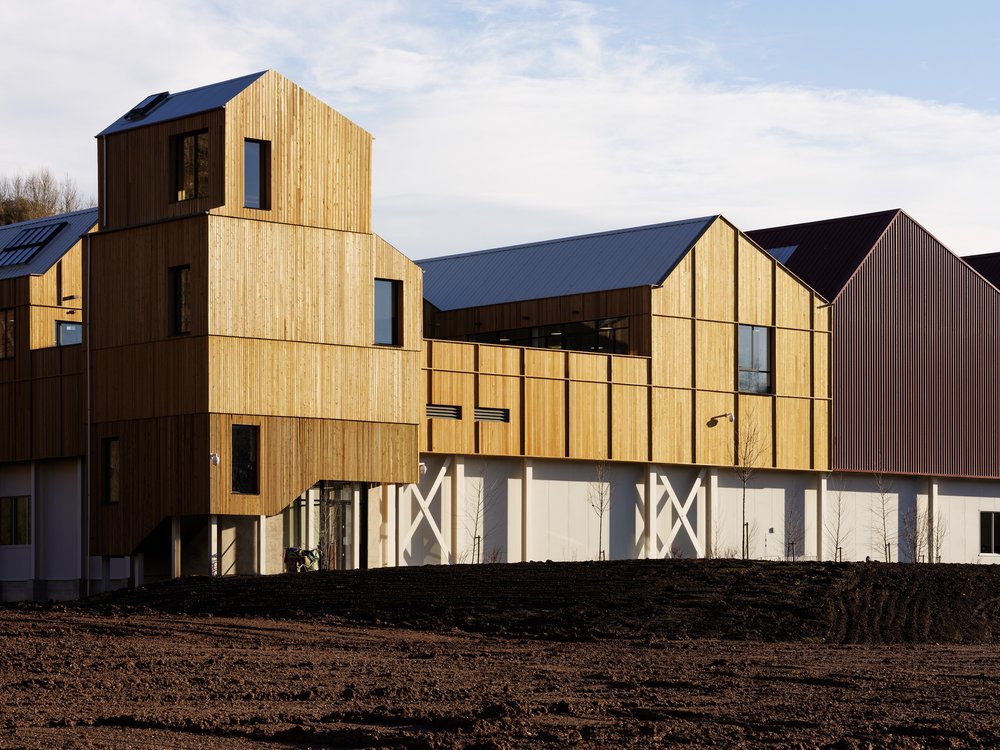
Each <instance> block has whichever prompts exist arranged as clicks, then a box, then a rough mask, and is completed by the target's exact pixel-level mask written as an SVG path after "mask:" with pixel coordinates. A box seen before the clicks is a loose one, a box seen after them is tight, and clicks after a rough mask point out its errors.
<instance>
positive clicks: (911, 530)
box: [900, 507, 928, 562]
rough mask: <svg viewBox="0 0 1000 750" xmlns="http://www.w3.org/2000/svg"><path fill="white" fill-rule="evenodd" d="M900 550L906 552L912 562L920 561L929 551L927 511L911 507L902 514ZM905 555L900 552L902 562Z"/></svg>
mask: <svg viewBox="0 0 1000 750" xmlns="http://www.w3.org/2000/svg"><path fill="white" fill-rule="evenodd" d="M900 526H901V529H900V533H901V535H902V538H901V539H900V552H901V553H902V552H904V551H905V552H906V555H907V557H908V558H909V560H910V562H920V561H921V560H922V559H923V557H924V555H925V554H926V553H927V540H928V536H927V511H923V510H917V508H915V507H914V508H911V509H910V510H907V511H906V512H905V513H901V514H900ZM902 559H903V556H902V554H900V562H902Z"/></svg>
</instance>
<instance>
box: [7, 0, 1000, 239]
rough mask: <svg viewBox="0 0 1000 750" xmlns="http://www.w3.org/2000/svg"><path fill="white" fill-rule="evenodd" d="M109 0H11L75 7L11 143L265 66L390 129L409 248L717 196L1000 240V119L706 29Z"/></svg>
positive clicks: (55, 34) (564, 15) (383, 203)
mask: <svg viewBox="0 0 1000 750" xmlns="http://www.w3.org/2000/svg"><path fill="white" fill-rule="evenodd" d="M57 7H58V12H56V8H57ZM98 7H99V8H100V9H101V12H100V13H99V14H97V16H96V17H95V13H94V9H93V8H85V7H83V6H80V7H79V8H77V6H76V4H67V5H62V4H58V5H56V4H51V3H50V2H49V0H40V2H34V3H31V4H16V5H14V6H12V7H11V8H8V9H7V10H8V12H7V15H8V17H10V16H13V19H11V18H8V22H12V23H14V24H31V23H34V24H36V25H37V22H38V19H39V18H40V17H41V15H42V14H47V13H53V14H54V15H56V16H59V17H60V21H59V23H58V24H56V27H55V28H54V29H53V28H50V29H49V35H48V37H47V40H48V41H45V42H44V45H45V46H51V49H44V50H41V51H40V52H41V53H42V54H36V55H35V57H36V58H37V59H38V60H40V61H42V62H39V63H38V64H37V66H38V68H40V69H36V68H31V69H28V70H26V71H25V75H24V76H22V77H19V78H18V80H14V79H13V77H12V79H11V81H10V82H9V85H8V89H9V91H8V93H7V96H8V97H9V99H8V101H10V102H11V103H12V104H13V105H14V106H12V107H10V108H8V107H7V106H5V107H4V109H5V110H6V111H7V116H6V117H5V118H4V130H5V131H6V132H5V138H3V139H0V143H2V144H3V145H0V162H2V163H3V164H4V165H11V166H13V167H21V168H32V167H33V166H35V165H42V164H44V165H47V166H49V167H51V168H52V169H53V170H55V171H56V172H60V173H61V172H62V171H70V172H71V173H73V174H75V175H76V176H77V178H78V179H79V180H80V182H81V184H84V185H87V184H91V183H92V182H93V179H94V177H93V171H94V170H93V154H94V147H93V143H92V142H88V141H89V139H90V136H92V135H93V134H94V133H96V132H97V131H98V130H100V129H101V128H102V127H103V126H104V125H106V124H107V123H108V122H110V121H111V120H113V119H114V118H115V117H116V116H118V114H120V112H121V111H122V110H123V109H124V108H127V107H128V106H131V104H133V103H134V102H133V101H132V100H133V99H134V100H136V101H137V100H138V99H139V98H141V96H142V95H144V94H145V93H149V92H151V91H154V90H160V89H163V88H171V89H174V90H178V89H182V88H186V87H189V86H194V85H200V84H204V83H208V82H211V81H214V80H221V79H223V78H227V77H231V76H234V75H239V74H241V73H245V72H249V71H251V70H258V69H262V68H267V67H273V68H276V69H278V70H279V71H281V72H283V73H285V74H286V75H288V76H289V77H291V78H293V79H294V80H296V81H298V82H299V83H301V84H302V85H304V86H306V87H307V88H309V89H310V90H312V91H313V92H314V93H316V94H317V95H319V96H320V97H321V98H323V99H325V100H326V101H327V102H329V103H330V104H331V105H332V106H334V107H335V108H337V109H339V110H340V111H341V112H343V113H344V114H346V115H347V116H348V117H351V118H352V119H355V120H356V121H357V122H359V124H361V125H362V126H364V127H365V128H367V129H368V130H370V131H371V132H372V133H373V134H374V135H375V136H376V143H375V160H376V161H375V166H376V171H375V177H374V190H375V208H374V210H375V228H376V231H378V232H379V233H380V234H383V235H384V236H385V237H386V238H387V239H389V240H390V241H391V242H393V243H394V244H396V245H397V246H399V247H400V249H401V250H403V251H404V252H406V253H408V254H410V255H411V256H413V257H424V256H426V255H430V254H436V253H442V252H454V251H462V250H470V249H478V248H483V247H489V246H495V245H500V244H507V243H512V242H520V241H528V240H533V239H542V238H547V237H553V236H559V235H562V234H571V233H579V232H585V231H591V230H600V229H609V228H614V227H619V226H628V225H631V224H639V223H650V222H656V221H664V220H670V219H678V218H684V217H687V216H695V215H704V214H709V213H717V212H721V213H724V214H726V215H727V216H729V217H730V218H731V219H732V220H734V221H735V222H736V223H737V224H738V225H740V226H743V227H746V228H755V227H759V226H767V225H771V224H779V223H781V224H783V223H789V222H793V221H799V220H809V219H816V218H824V217H828V216H835V215H840V214H847V213H857V212H864V211H873V210H880V209H884V208H890V207H896V206H901V207H903V208H906V209H907V210H908V211H909V212H910V213H912V214H913V215H914V216H916V217H917V218H918V220H920V221H921V222H922V223H924V224H925V225H926V226H927V227H928V228H929V229H930V230H931V231H933V232H935V233H936V234H937V235H938V236H939V237H940V239H942V240H943V241H944V242H945V243H946V244H948V245H949V246H951V247H952V248H953V249H955V250H956V251H960V252H968V251H978V250H991V249H1000V219H996V218H994V213H995V212H994V206H993V205H992V203H993V201H992V200H991V192H995V190H994V189H993V185H992V181H993V175H995V174H997V173H998V172H1000V153H998V149H997V148H996V146H995V144H996V143H998V142H1000V138H998V136H1000V118H998V117H996V116H992V115H988V114H984V113H979V112H976V111H973V110H970V109H967V108H962V107H958V106H940V105H936V104H933V103H929V102H921V101H917V100H914V99H906V98H902V97H896V96H891V95H888V94H885V93H880V92H875V91H831V90H819V89H808V88H802V87H790V86H776V85H766V84H763V83H760V82H746V81H743V80H740V79H739V78H738V77H736V76H730V77H727V78H725V79H721V78H719V77H718V71H719V70H721V69H724V68H725V60H724V51H723V50H722V49H721V48H720V46H719V45H718V44H716V40H713V39H712V38H711V37H710V36H702V37H701V38H697V39H694V38H692V39H688V40H681V42H678V40H677V39H674V40H672V41H671V43H670V45H669V46H666V45H665V46H652V45H649V44H637V43H634V41H633V39H634V37H632V36H631V35H630V33H629V30H628V28H627V26H626V25H625V24H624V23H623V19H622V14H621V13H615V12H613V11H612V10H609V9H607V8H605V7H603V6H599V5H595V4H593V3H584V2H569V1H566V2H530V1H528V0H524V1H522V2H517V1H514V0H511V1H509V2H503V3H495V2H490V3H486V2H478V1H473V0H469V1H468V2H452V3H437V2H429V1H428V2H415V3H411V2H406V3H404V2H391V1H389V0H383V1H377V0H376V1H372V2H366V3H363V4H359V3H353V2H330V3H313V2H305V1H304V0H301V1H299V0H296V1H295V2H286V3H282V4H280V5H278V6H276V5H275V4H274V3H270V2H268V3H264V2H262V0H250V1H249V2H243V3H235V2H232V3H231V2H228V1H227V2H215V3H212V4H210V5H208V6H203V5H201V4H198V5H195V4H194V3H188V2H181V3H171V4H154V3H144V2H143V3H137V2H120V3H114V2H112V3H107V4H102V5H101V6H98ZM11 11H13V12H11ZM36 40H37V36H36ZM50 52H51V53H52V54H48V53H50ZM8 54H10V50H8ZM26 55H27V45H26V46H25V49H24V50H21V51H20V53H19V54H18V55H17V57H18V58H20V59H24V58H25V56H26ZM81 131H82V132H81Z"/></svg>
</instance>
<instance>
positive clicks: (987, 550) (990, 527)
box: [979, 511, 1000, 555]
mask: <svg viewBox="0 0 1000 750" xmlns="http://www.w3.org/2000/svg"><path fill="white" fill-rule="evenodd" d="M979 551H980V552H982V553H983V554H985V555H1000V512H996V511H983V512H982V513H980V514H979Z"/></svg>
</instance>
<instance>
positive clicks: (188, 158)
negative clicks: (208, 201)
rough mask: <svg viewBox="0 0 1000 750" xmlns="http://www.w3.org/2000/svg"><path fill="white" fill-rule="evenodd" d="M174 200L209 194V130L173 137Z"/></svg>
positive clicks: (184, 199) (201, 196)
mask: <svg viewBox="0 0 1000 750" xmlns="http://www.w3.org/2000/svg"><path fill="white" fill-rule="evenodd" d="M172 150H173V161H174V165H173V192H174V200H176V201H187V200H191V199H192V198H204V197H205V196H206V195H208V131H204V130H203V131H201V132H200V133H188V134H186V135H179V136H176V137H175V138H174V139H173V149H172Z"/></svg>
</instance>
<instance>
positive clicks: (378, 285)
mask: <svg viewBox="0 0 1000 750" xmlns="http://www.w3.org/2000/svg"><path fill="white" fill-rule="evenodd" d="M402 289H403V282H401V281H394V280H392V279H375V343H376V344H382V345H385V346H399V345H400V343H402V336H400V319H399V302H400V296H401V293H402Z"/></svg>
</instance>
